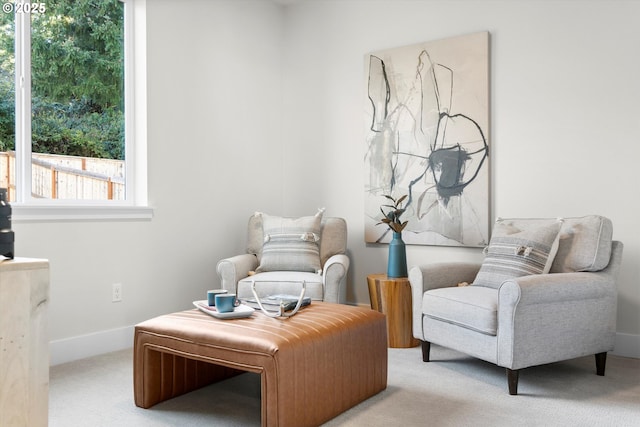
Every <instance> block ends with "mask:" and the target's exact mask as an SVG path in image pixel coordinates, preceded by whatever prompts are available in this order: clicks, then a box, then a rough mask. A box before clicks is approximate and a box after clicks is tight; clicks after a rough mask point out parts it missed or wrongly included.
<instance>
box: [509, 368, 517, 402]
mask: <svg viewBox="0 0 640 427" xmlns="http://www.w3.org/2000/svg"><path fill="white" fill-rule="evenodd" d="M506 369H507V383H508V384H509V394H510V395H512V396H515V395H517V394H518V373H519V371H518V370H517V369H515V370H513V369H509V368H506Z"/></svg>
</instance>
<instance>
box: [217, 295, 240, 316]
mask: <svg viewBox="0 0 640 427" xmlns="http://www.w3.org/2000/svg"><path fill="white" fill-rule="evenodd" d="M239 305H240V301H238V299H237V298H236V294H217V295H216V310H218V313H230V312H232V311H233V309H234V308H236V307H237V306H239Z"/></svg>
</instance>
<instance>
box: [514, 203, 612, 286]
mask: <svg viewBox="0 0 640 427" xmlns="http://www.w3.org/2000/svg"><path fill="white" fill-rule="evenodd" d="M555 221H556V220H555V219H551V218H502V219H501V222H502V223H503V224H509V225H512V226H514V227H516V228H519V229H520V230H525V229H532V228H537V227H540V226H542V225H548V224H551V223H553V222H555ZM612 238H613V225H612V223H611V220H610V219H609V218H606V217H603V216H600V215H587V216H583V217H575V218H564V219H563V221H562V227H561V228H560V233H559V241H558V253H557V254H556V257H555V259H554V260H553V264H552V265H551V270H550V272H551V273H572V272H575V271H600V270H602V269H604V268H605V267H606V266H607V265H609V259H610V258H611V241H612Z"/></svg>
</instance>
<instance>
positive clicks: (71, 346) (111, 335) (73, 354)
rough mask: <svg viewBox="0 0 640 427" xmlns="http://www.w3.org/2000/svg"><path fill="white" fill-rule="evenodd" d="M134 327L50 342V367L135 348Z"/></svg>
mask: <svg viewBox="0 0 640 427" xmlns="http://www.w3.org/2000/svg"><path fill="white" fill-rule="evenodd" d="M133 330H134V327H133V326H125V327H124V328H118V329H110V330H107V331H101V332H95V333H93V334H88V335H80V336H77V337H71V338H65V339H61V340H56V341H51V342H49V354H50V359H49V365H51V366H55V365H60V364H61V363H66V362H72V361H74V360H79V359H84V358H86V357H91V356H97V355H99V354H104V353H111V352H112V351H118V350H123V349H125V348H130V347H133Z"/></svg>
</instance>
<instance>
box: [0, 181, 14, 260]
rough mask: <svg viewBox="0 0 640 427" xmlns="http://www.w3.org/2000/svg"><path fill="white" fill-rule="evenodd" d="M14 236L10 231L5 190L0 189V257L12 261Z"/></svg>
mask: <svg viewBox="0 0 640 427" xmlns="http://www.w3.org/2000/svg"><path fill="white" fill-rule="evenodd" d="M14 240H15V235H14V233H13V231H12V230H11V205H10V204H9V202H8V201H7V189H6V188H0V255H2V256H5V257H7V258H9V259H13V242H14Z"/></svg>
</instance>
